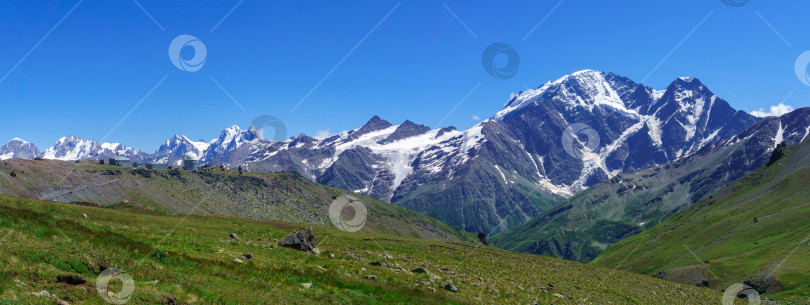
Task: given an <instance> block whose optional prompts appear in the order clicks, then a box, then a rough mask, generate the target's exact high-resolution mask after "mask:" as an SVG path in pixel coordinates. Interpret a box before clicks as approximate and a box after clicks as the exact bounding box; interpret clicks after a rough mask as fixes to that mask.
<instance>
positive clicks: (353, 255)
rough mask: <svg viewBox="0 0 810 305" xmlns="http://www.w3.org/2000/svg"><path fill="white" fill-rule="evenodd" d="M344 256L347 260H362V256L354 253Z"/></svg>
mask: <svg viewBox="0 0 810 305" xmlns="http://www.w3.org/2000/svg"><path fill="white" fill-rule="evenodd" d="M344 256H345V257H346V258H350V259H355V260H359V259H360V256H358V255H357V254H354V253H352V252H349V253H346V255H344Z"/></svg>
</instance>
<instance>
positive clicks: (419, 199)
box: [43, 70, 757, 233]
mask: <svg viewBox="0 0 810 305" xmlns="http://www.w3.org/2000/svg"><path fill="white" fill-rule="evenodd" d="M756 120H757V119H756V118H754V117H753V116H751V115H749V114H747V113H745V112H743V111H737V110H735V109H733V108H731V107H730V106H729V105H728V103H727V102H725V101H724V100H722V99H721V98H719V97H717V96H716V95H714V94H713V93H712V92H711V91H709V90H708V88H706V87H705V86H704V85H703V84H702V83H701V82H700V81H699V80H698V79H696V78H689V77H682V78H677V79H675V80H674V81H673V82H672V83H671V84H670V85H669V86H668V87H667V88H666V89H664V90H655V89H652V88H650V87H647V86H645V85H643V84H638V83H635V82H633V81H632V80H630V79H628V78H625V77H621V76H618V75H615V74H613V73H606V72H600V71H594V70H583V71H578V72H575V73H573V74H571V75H567V76H564V77H561V78H559V79H557V80H556V81H553V82H547V83H545V84H543V85H542V86H540V87H538V88H537V89H530V90H526V91H523V92H520V93H519V94H517V95H515V96H513V97H512V98H511V99H510V100H509V101H508V102H507V103H506V105H505V106H504V108H503V109H502V110H501V111H499V112H498V113H496V114H495V115H494V116H493V117H492V118H491V119H487V120H485V121H483V122H480V123H478V124H476V125H474V126H473V127H470V128H468V129H466V130H457V129H456V128H454V127H445V128H438V129H431V128H429V127H427V126H424V125H419V124H416V123H413V122H411V121H405V122H403V123H401V124H398V125H393V124H391V123H389V122H388V121H385V120H383V119H381V118H379V117H377V116H374V117H372V118H371V119H370V120H369V121H368V122H367V123H366V124H364V125H363V126H361V127H360V128H357V129H353V130H349V131H344V132H341V133H339V134H336V135H332V136H329V137H327V138H325V139H316V138H313V137H310V136H307V135H304V134H301V135H299V136H296V137H291V138H288V139H285V140H283V141H268V140H265V139H263V138H262V137H261V131H260V130H257V129H256V127H254V126H250V127H249V128H248V129H247V130H243V129H241V128H239V127H238V126H236V125H234V126H231V127H228V128H226V129H225V130H223V131H222V132H221V134H220V135H219V137H218V138H216V139H214V140H212V141H211V142H209V143H202V142H194V141H191V140H189V139H188V138H186V137H184V136H179V135H176V136H174V137H172V138H170V139H169V140H167V141H166V142H165V143H164V144H163V145H162V146H161V148H160V149H158V151H156V152H155V153H153V154H144V153H141V152H139V151H137V150H127V153H129V154H132V155H135V156H136V157H138V158H141V159H144V160H149V161H158V162H167V163H170V164H173V165H174V164H179V163H178V162H179V160H180V159H179V157H180V156H182V155H183V154H185V153H187V152H191V153H193V154H194V155H195V156H199V157H200V159H201V163H204V164H206V163H207V164H211V165H219V164H223V165H226V166H228V167H231V168H235V167H237V166H243V167H244V168H246V169H248V170H250V171H262V172H278V171H294V172H298V173H300V174H301V175H303V176H305V177H307V178H308V179H311V180H314V181H317V182H319V183H322V184H326V185H329V186H333V187H338V188H343V189H349V190H354V191H358V192H361V193H364V194H367V195H369V196H373V197H376V198H379V199H383V200H387V201H390V202H392V203H396V204H399V205H402V206H404V207H407V208H410V209H412V210H415V211H419V212H422V213H425V214H427V215H429V216H432V217H435V218H438V219H440V220H442V221H444V222H446V223H448V224H451V225H453V226H456V227H459V228H462V229H464V230H468V231H482V232H487V233H495V232H499V231H502V230H505V229H508V228H509V227H511V226H514V225H517V224H520V223H522V222H524V221H526V220H528V219H530V218H531V217H533V216H535V215H538V214H539V213H541V212H542V211H543V210H545V209H548V208H551V207H553V205H554V204H555V203H556V202H557V201H559V200H560V199H561V198H562V197H569V196H572V195H573V194H576V193H577V192H579V191H581V190H583V189H586V188H588V187H589V186H591V185H593V184H596V183H598V182H600V181H604V180H607V179H610V178H611V177H614V176H616V175H618V174H620V173H625V172H635V171H639V170H642V169H646V168H650V167H653V166H656V165H659V164H663V163H666V162H668V161H671V160H675V159H678V158H683V157H684V156H687V155H690V154H693V153H695V152H697V151H698V150H700V149H701V148H703V147H706V146H707V145H711V144H713V143H717V142H719V141H722V140H725V139H728V138H730V137H731V136H734V135H735V134H737V133H738V132H740V131H741V130H743V129H745V128H747V127H748V126H750V125H752V124H753V123H754V122H755V121H756ZM574 128H576V129H574ZM584 135H588V136H587V137H585V136H584ZM592 137H593V139H592ZM63 139H64V140H63ZM63 139H60V141H58V142H57V143H56V144H55V145H54V147H52V148H49V149H47V150H46V152H45V153H44V154H43V155H44V156H45V157H46V158H58V159H63V160H66V159H69V158H77V159H94V158H96V156H97V155H98V154H97V153H96V154H95V155H94V154H93V152H94V151H96V150H101V149H106V150H108V148H110V147H109V146H108V147H107V148H105V147H99V148H96V147H95V146H93V143H95V142H92V141H84V142H83V141H77V140H75V137H74V138H71V139H72V140H67V139H65V138H63ZM566 139H568V140H566ZM566 141H568V142H566ZM63 142H64V143H63ZM95 145H97V144H95ZM112 147H116V148H118V147H119V146H117V145H114V146H112ZM572 152H574V153H572Z"/></svg>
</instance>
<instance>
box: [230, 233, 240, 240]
mask: <svg viewBox="0 0 810 305" xmlns="http://www.w3.org/2000/svg"><path fill="white" fill-rule="evenodd" d="M231 239H234V240H242V238H240V237H239V235H236V233H231Z"/></svg>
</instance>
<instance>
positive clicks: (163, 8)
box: [0, 0, 810, 152]
mask: <svg viewBox="0 0 810 305" xmlns="http://www.w3.org/2000/svg"><path fill="white" fill-rule="evenodd" d="M728 1H732V2H733V1H740V0H728ZM774 2H775V1H762V0H751V1H750V2H749V3H747V4H745V5H743V6H741V7H733V6H730V5H726V4H724V3H723V1H722V0H686V1H683V0H679V1H641V0H638V1H595V0H594V1H585V0H565V1H559V0H551V1H445V2H440V1H407V2H406V1H403V2H401V3H400V2H397V1H383V0H375V1H317V2H316V1H284V2H282V1H258V0H244V1H239V0H223V1H206V2H204V3H202V2H201V1H150V0H138V1H137V2H136V1H129V0H117V1H99V0H85V1H83V2H79V1H75V0H71V1H68V0H65V1H2V2H0V33H2V35H0V79H2V81H0V105H2V109H3V111H2V116H0V141H3V142H4V141H7V140H9V139H11V138H13V137H20V138H23V139H26V140H28V141H30V142H33V143H35V144H36V145H37V146H38V147H40V149H44V148H47V147H49V146H51V145H52V144H53V142H54V141H56V140H57V139H58V138H60V137H62V136H65V135H76V136H79V137H83V138H92V139H95V140H102V139H104V141H105V142H120V143H122V144H125V145H129V146H134V147H136V148H139V149H143V150H145V151H149V152H151V151H153V150H155V149H156V148H157V147H158V146H159V145H160V143H161V142H162V141H164V140H165V139H166V138H168V137H170V136H172V135H173V134H175V133H177V134H185V135H187V136H189V137H190V138H192V139H200V138H203V139H205V140H210V139H211V138H214V137H216V136H218V135H219V132H220V131H221V130H222V129H224V128H226V127H228V126H230V125H233V124H237V125H239V126H241V127H243V128H246V127H247V125H249V124H250V122H251V121H252V120H253V119H254V118H255V117H257V116H259V115H263V114H268V115H272V116H275V117H278V118H279V119H280V120H282V121H283V122H284V123H285V125H286V126H287V129H288V134H289V135H291V136H292V135H297V134H299V133H306V134H309V135H315V134H317V133H318V132H319V131H321V132H322V131H323V130H327V129H328V130H329V131H331V132H333V133H334V132H339V131H341V130H346V129H352V128H356V127H359V126H360V125H362V124H363V123H365V121H367V120H368V119H369V118H370V117H371V116H373V115H380V116H381V117H382V118H384V119H387V120H389V121H391V122H392V123H394V124H398V123H400V122H402V121H404V120H405V119H410V120H412V121H415V122H417V123H422V124H425V125H429V126H431V127H434V128H435V127H437V126H438V125H439V124H440V123H441V124H440V125H442V126H447V125H454V126H456V127H458V128H459V129H464V128H468V127H470V126H472V125H473V124H475V123H477V122H479V120H475V119H473V118H474V116H477V117H479V118H480V120H483V119H486V118H488V117H490V116H492V115H494V114H495V112H497V111H498V110H500V109H501V108H502V107H503V105H504V103H505V102H506V101H507V100H508V98H509V96H510V94H511V93H514V92H518V91H520V90H524V89H525V88H526V87H531V88H534V87H537V86H539V85H541V84H542V83H544V82H546V81H548V80H554V79H557V78H559V77H561V76H563V75H566V74H570V73H572V72H575V71H578V70H582V69H596V70H603V71H610V72H614V73H616V74H619V75H623V76H627V77H630V78H631V79H633V80H635V81H637V82H640V81H642V80H645V81H644V83H645V84H647V85H650V86H652V87H654V88H658V89H663V88H665V87H666V86H667V85H668V84H669V83H670V82H671V81H672V80H673V79H675V78H676V77H678V76H695V77H698V78H700V79H701V80H702V81H703V82H704V83H705V84H706V85H707V86H708V87H709V88H710V89H711V90H712V91H714V92H715V94H717V95H719V96H721V97H722V98H724V99H726V100H728V101H729V102H730V103H731V105H732V106H733V107H735V108H737V109H742V110H745V111H752V110H756V109H758V108H768V107H770V106H771V105H774V104H778V103H780V102H782V101H783V100H784V103H785V104H788V105H791V106H793V107H795V108H798V107H805V106H810V103H809V102H808V101H810V87H808V86H805V85H804V84H803V83H802V82H800V81H799V80H798V78H797V77H796V75H795V72H794V64H795V62H796V59H797V57H798V56H799V55H800V54H801V53H802V52H804V51H806V50H810V39H808V38H810V32H809V31H808V29H810V18H807V12H808V11H810V2H808V1H804V0H785V1H778V4H775V3H774ZM77 3H78V5H77ZM71 10H72V12H71ZM69 12H70V14H68V13H69ZM229 12H230V14H229ZM454 15H455V16H454ZM65 16H67V17H65ZM60 20H61V22H60ZM57 25H58V26H57ZM215 26H216V27H215ZM533 29H534V31H532V30H533ZM212 30H213V31H212ZM182 34H187V35H192V36H195V37H197V38H199V39H200V41H202V42H203V43H204V44H205V46H206V49H207V56H206V61H205V64H204V65H203V67H202V68H201V69H200V70H199V71H196V72H186V71H182V70H180V69H178V68H176V67H175V66H174V65H173V64H172V62H171V61H170V59H169V56H168V49H169V44H170V43H171V42H172V40H173V39H174V38H175V37H177V36H178V35H182ZM43 38H44V39H43ZM496 42H500V43H504V44H507V45H509V46H511V47H512V48H514V49H515V50H516V51H517V53H518V54H519V56H520V65H519V69H518V72H517V73H516V74H515V75H514V76H513V77H511V78H508V79H498V78H495V77H492V76H490V75H489V74H487V73H486V71H485V70H484V68H483V66H482V64H481V56H482V52H483V51H484V49H485V48H486V47H487V46H488V45H490V44H492V43H496ZM181 54H182V55H183V56H184V57H185V58H190V57H191V56H192V55H193V50H192V49H191V48H186V49H183V52H182V53H181ZM505 61H506V59H505V58H504V56H500V57H496V58H495V63H496V64H499V65H500V64H504V63H505ZM217 83H218V84H219V85H217ZM220 86H221V88H220ZM153 88H154V90H152V89H153ZM313 89H314V90H313ZM150 91H151V94H148V96H147V93H148V92H150ZM226 91H227V93H226ZM310 92H311V94H310ZM229 94H230V96H232V97H233V99H234V100H236V102H234V101H233V100H232V99H231V98H230V97H229V96H228V95H229ZM144 97H146V98H145V99H144ZM305 97H306V99H305ZM465 97H467V98H466V99H464V98H465ZM786 97H787V99H786V100H785V98H786ZM142 99H143V100H142ZM141 100H142V102H141V103H140V104H139V101H141ZM302 100H303V102H302ZM462 100H463V102H462ZM299 103H300V105H299V106H298V107H297V108H295V110H294V111H292V109H293V108H294V107H295V106H296V105H297V104H299ZM136 105H137V106H136ZM445 117H446V119H444V118H445ZM119 122H120V123H119ZM105 137H106V138H105Z"/></svg>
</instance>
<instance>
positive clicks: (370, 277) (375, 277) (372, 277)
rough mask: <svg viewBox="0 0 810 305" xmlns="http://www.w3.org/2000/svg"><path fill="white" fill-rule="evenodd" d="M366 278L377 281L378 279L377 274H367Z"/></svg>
mask: <svg viewBox="0 0 810 305" xmlns="http://www.w3.org/2000/svg"><path fill="white" fill-rule="evenodd" d="M366 279H367V280H371V281H376V280H377V276H376V275H366Z"/></svg>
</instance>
